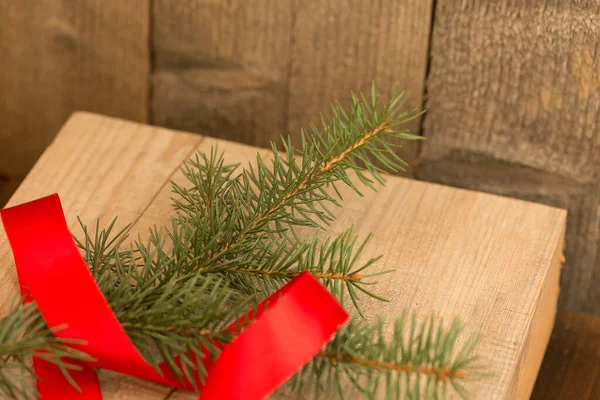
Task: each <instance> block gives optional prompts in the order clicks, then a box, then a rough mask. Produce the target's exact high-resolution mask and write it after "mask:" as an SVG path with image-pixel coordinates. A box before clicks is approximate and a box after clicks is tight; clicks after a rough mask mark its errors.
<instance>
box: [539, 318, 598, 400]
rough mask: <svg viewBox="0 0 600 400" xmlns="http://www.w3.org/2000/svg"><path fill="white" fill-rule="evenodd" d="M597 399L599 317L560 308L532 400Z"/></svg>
mask: <svg viewBox="0 0 600 400" xmlns="http://www.w3.org/2000/svg"><path fill="white" fill-rule="evenodd" d="M599 398H600V317H598V316H595V315H590V314H581V313H575V312H568V311H561V312H559V313H558V315H557V318H556V325H555V327H554V331H553V332H552V338H551V339H550V344H549V345H548V351H547V352H546V356H545V357H544V362H543V364H542V368H541V370H540V375H539V377H538V380H537V382H536V384H535V388H534V390H533V394H532V396H531V399H532V400H571V399H578V400H595V399H599Z"/></svg>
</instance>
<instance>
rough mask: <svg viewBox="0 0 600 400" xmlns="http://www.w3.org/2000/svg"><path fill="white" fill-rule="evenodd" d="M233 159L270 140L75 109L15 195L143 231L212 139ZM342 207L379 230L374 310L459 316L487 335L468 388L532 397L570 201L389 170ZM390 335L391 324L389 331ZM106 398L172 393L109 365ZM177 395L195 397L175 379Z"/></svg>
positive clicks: (367, 228) (161, 217)
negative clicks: (228, 137)
mask: <svg viewBox="0 0 600 400" xmlns="http://www.w3.org/2000/svg"><path fill="white" fill-rule="evenodd" d="M217 143H218V145H219V149H220V150H222V151H224V152H225V158H226V161H227V162H241V163H242V164H245V163H247V162H251V161H252V160H254V159H255V157H256V153H257V152H258V153H259V154H260V155H261V156H263V158H264V159H268V157H270V156H271V152H270V151H269V150H265V149H258V148H253V147H250V146H245V145H241V144H236V143H233V142H226V141H217V140H216V139H213V138H209V137H204V136H200V135H196V134H189V133H184V132H175V131H172V130H167V129H162V128H156V127H151V126H146V125H141V124H137V123H132V122H127V121H122V120H117V119H113V118H108V117H104V116H99V115H94V114H89V113H76V114H75V115H73V116H72V117H71V118H70V119H69V121H68V122H67V123H66V124H65V126H64V127H63V128H62V129H61V131H60V133H59V134H58V135H57V136H56V138H55V140H54V141H53V143H52V144H51V145H50V146H49V147H48V149H47V150H46V151H45V152H44V154H43V155H42V156H41V158H40V159H39V161H38V162H37V163H36V165H35V167H34V168H33V170H32V171H31V172H30V173H29V175H28V176H27V178H26V179H25V181H24V182H23V183H22V184H21V186H20V187H19V189H18V190H17V191H16V193H15V194H14V195H13V197H12V198H11V200H10V201H9V203H8V206H12V205H17V204H20V203H24V202H28V201H30V200H32V199H36V198H40V197H43V196H47V195H50V194H52V193H59V194H60V196H61V200H62V204H63V207H64V211H65V215H66V218H67V223H68V225H69V227H71V228H72V231H73V232H77V229H75V228H76V227H77V225H78V222H77V217H78V216H79V217H80V218H81V219H82V220H83V221H84V222H87V223H90V224H91V223H94V222H95V221H96V220H97V219H99V220H100V224H101V225H106V224H108V223H110V221H112V219H113V218H114V217H115V216H118V217H119V219H118V222H117V224H118V226H117V228H119V227H124V226H125V225H127V224H132V230H131V235H132V236H133V237H137V235H140V237H141V238H144V237H147V235H148V229H149V228H150V227H151V226H153V225H159V226H162V225H168V224H169V221H170V218H171V216H172V213H173V209H172V200H171V197H172V192H171V185H170V183H169V182H170V181H171V180H172V181H174V182H179V183H181V184H183V182H184V179H183V175H182V173H181V171H180V167H181V166H182V164H183V162H184V161H185V160H186V159H188V158H189V157H190V156H192V155H193V154H194V153H195V152H210V149H211V147H212V146H214V145H215V144H217ZM341 192H342V193H341V194H342V196H343V198H344V207H343V208H341V209H338V210H337V211H336V214H337V216H338V218H337V220H336V221H334V222H333V223H332V224H331V225H330V226H329V227H328V228H327V230H328V232H330V233H333V234H339V233H341V232H343V231H344V230H345V229H346V228H347V227H348V226H349V225H352V224H354V226H355V232H357V233H358V234H360V235H362V236H366V235H367V234H368V233H369V232H371V233H372V234H373V237H372V240H371V241H370V242H369V243H368V244H367V246H366V247H365V249H364V251H363V253H362V254H361V257H364V258H365V259H368V258H370V257H373V256H377V255H379V254H383V258H382V259H381V260H380V261H379V262H378V263H377V265H375V266H374V267H373V268H374V269H375V272H376V271H377V269H381V270H384V269H385V270H387V269H392V270H393V272H392V273H391V274H389V275H385V276H383V277H382V278H381V279H378V286H377V291H378V293H380V294H382V295H383V296H385V297H386V298H388V299H389V300H390V301H389V302H380V301H378V300H376V299H372V298H361V300H360V301H361V304H360V307H361V309H362V311H363V313H364V314H365V315H366V316H367V318H368V319H374V318H375V317H385V318H387V319H389V320H393V319H394V318H395V317H397V316H398V315H400V314H401V313H402V312H403V310H405V309H409V310H414V311H416V312H418V314H419V315H428V314H429V313H431V312H433V311H435V313H436V315H437V316H438V317H439V318H444V319H445V320H447V321H449V320H451V319H452V318H453V317H454V316H457V315H458V316H460V317H461V319H462V320H463V321H464V323H465V326H466V328H465V329H466V331H467V333H469V332H472V333H479V334H480V337H481V340H480V343H479V346H478V348H477V356H478V359H479V363H480V364H481V365H483V366H485V369H486V372H487V375H488V377H487V378H482V379H478V380H474V381H472V382H469V383H467V384H466V387H467V389H468V390H469V392H470V394H471V397H472V398H474V399H526V398H529V395H530V393H531V390H532V388H533V385H534V382H535V379H536V376H537V373H538V371H539V367H540V364H541V361H542V358H543V355H544V352H545V349H546V346H547V344H548V340H549V338H550V333H551V331H552V327H553V324H554V317H555V313H556V303H557V298H558V293H559V287H558V283H559V275H560V268H561V261H562V250H563V243H564V231H565V221H566V211H564V210H561V209H557V208H553V207H549V206H545V205H540V204H535V203H531V202H526V201H521V200H516V199H510V198H504V197H500V196H495V195H490V194H484V193H479V192H473V191H468V190H461V189H456V188H451V187H445V186H441V185H436V184H431V183H426V182H420V181H415V180H409V179H404V178H399V177H389V178H388V180H387V185H386V186H385V187H383V188H380V189H378V191H377V192H372V191H363V193H364V196H362V197H361V196H359V195H358V194H357V193H356V192H355V191H353V190H351V189H349V188H343V189H341ZM0 271H1V273H2V280H1V281H0V296H1V297H0V298H1V299H2V303H1V307H2V311H3V312H4V313H5V312H6V311H8V309H9V307H10V304H11V303H12V302H13V300H14V298H15V296H17V295H18V291H19V287H18V280H17V276H16V271H15V265H14V261H13V257H12V255H11V251H10V246H9V243H8V241H7V238H6V235H5V232H4V230H3V229H1V228H0ZM386 333H387V334H390V333H391V332H386ZM100 381H101V386H102V392H103V398H104V399H120V398H127V399H165V398H166V397H167V396H168V395H169V393H170V391H171V389H170V388H168V387H166V386H162V385H158V384H154V383H151V382H148V381H142V380H138V379H135V378H131V377H128V376H124V375H120V374H116V373H112V372H108V371H101V372H100ZM169 398H171V399H175V398H176V399H188V398H189V399H194V398H197V395H195V394H194V393H191V392H185V391H177V392H176V393H174V394H173V395H172V396H171V397H169Z"/></svg>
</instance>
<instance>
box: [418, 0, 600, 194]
mask: <svg viewBox="0 0 600 400" xmlns="http://www.w3.org/2000/svg"><path fill="white" fill-rule="evenodd" d="M598 46H600V2H598V1H597V0H594V1H590V0H586V1H570V0H524V1H509V2H506V1H505V2H494V1H489V0H463V1H453V0H440V1H438V2H437V7H436V12H435V23H434V29H433V37H432V43H431V69H430V74H429V77H428V82H427V92H428V100H427V105H428V106H427V108H428V109H429V112H428V114H427V118H426V119H425V124H424V133H425V134H426V136H428V137H430V138H431V140H429V141H427V144H426V146H425V154H424V155H425V156H426V157H427V158H429V159H443V158H445V157H447V156H448V154H450V153H451V152H452V151H453V150H456V149H460V150H462V151H467V152H470V153H477V154H483V155H488V156H491V157H494V158H497V159H501V160H504V161H507V162H510V163H514V164H517V165H523V166H528V167H532V168H535V169H539V170H542V171H546V172H549V173H555V174H557V175H561V176H564V177H568V178H571V179H573V180H574V181H577V182H580V183H591V182H597V179H598V178H599V177H600V158H599V157H597V156H596V155H597V154H598V153H599V152H600V123H599V118H600V52H599V51H598V48H599V47H598Z"/></svg>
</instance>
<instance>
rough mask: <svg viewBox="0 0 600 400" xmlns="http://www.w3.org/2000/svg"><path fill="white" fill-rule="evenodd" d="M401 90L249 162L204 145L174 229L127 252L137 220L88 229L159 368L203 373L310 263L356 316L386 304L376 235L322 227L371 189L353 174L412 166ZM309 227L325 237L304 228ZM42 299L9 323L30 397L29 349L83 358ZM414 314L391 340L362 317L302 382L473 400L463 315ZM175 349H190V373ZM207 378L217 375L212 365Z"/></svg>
mask: <svg viewBox="0 0 600 400" xmlns="http://www.w3.org/2000/svg"><path fill="white" fill-rule="evenodd" d="M403 99H404V96H403V94H397V93H396V92H394V94H393V95H392V97H391V99H390V101H389V102H387V103H386V104H384V105H383V106H380V105H379V99H378V97H377V96H376V95H375V90H374V88H373V89H372V94H371V100H370V101H367V100H366V99H365V98H364V97H362V96H360V97H357V96H354V95H352V99H351V100H352V104H351V106H350V107H349V108H348V109H344V108H343V107H342V106H340V105H339V104H338V105H335V106H333V107H332V115H331V117H330V118H329V119H326V118H325V117H322V118H321V127H320V128H317V127H316V126H315V125H311V126H310V132H309V133H307V132H306V131H303V132H302V141H301V146H300V148H299V149H295V148H294V146H293V145H292V142H291V140H290V139H289V138H287V139H284V140H283V141H282V143H283V148H282V149H281V150H282V152H281V153H280V151H279V150H280V149H278V148H277V147H276V146H275V145H273V147H272V154H271V157H270V159H271V161H270V162H267V161H265V160H263V159H262V158H261V157H259V156H257V158H256V163H255V164H250V165H248V166H246V167H242V166H240V165H238V164H226V163H225V161H224V156H223V154H222V153H220V152H219V151H218V149H217V148H216V147H215V148H213V149H211V152H210V153H209V154H197V155H196V156H195V157H194V158H192V159H191V160H188V161H187V162H186V163H185V164H184V166H183V169H182V171H183V174H184V176H185V177H186V178H187V180H188V185H184V186H181V185H178V184H176V183H173V184H172V186H173V194H174V196H173V205H174V209H175V216H174V217H173V218H172V221H171V225H170V226H167V227H161V228H158V227H154V228H152V229H151V230H150V233H149V235H148V239H147V240H145V241H142V240H141V239H138V240H135V241H133V242H132V243H130V244H129V247H127V246H126V245H125V243H127V242H129V241H128V234H127V233H128V230H129V228H128V227H126V228H125V229H123V230H122V231H119V232H117V231H115V222H114V221H113V223H112V224H110V225H109V226H108V227H107V228H106V229H103V230H102V229H100V227H99V226H98V225H96V229H95V230H94V231H93V232H90V231H89V230H88V228H87V227H86V226H85V225H84V224H83V223H82V224H81V226H82V230H83V238H82V239H81V240H77V239H76V241H77V244H78V245H79V247H80V248H81V250H82V252H83V255H84V258H85V260H86V262H87V264H88V266H89V268H90V271H91V272H92V274H93V275H94V277H95V279H96V281H97V283H98V285H99V287H100V289H101V290H102V292H103V294H104V295H105V297H106V299H107V300H108V302H109V304H110V306H111V307H112V309H113V310H114V312H115V314H116V315H117V318H118V319H119V321H120V322H121V324H122V325H123V327H124V329H125V331H126V332H127V334H128V335H129V337H130V338H131V340H132V341H133V343H134V344H135V345H136V347H137V348H138V349H139V350H140V351H141V353H142V354H143V355H144V357H145V358H146V359H147V360H148V361H149V362H150V363H151V364H152V365H154V366H156V365H157V364H158V363H159V362H161V361H166V363H167V365H168V366H169V367H170V369H172V370H173V372H174V373H175V374H176V375H177V376H178V377H180V378H183V376H185V377H187V378H188V379H190V380H192V381H193V379H191V378H192V377H193V375H194V372H195V366H194V365H193V363H192V361H191V357H190V356H189V355H190V354H192V353H194V354H196V355H198V356H199V355H200V354H201V349H202V348H207V349H209V352H210V353H211V355H212V356H213V357H217V356H218V352H219V349H218V348H217V347H216V346H215V345H214V342H215V341H218V342H221V343H224V344H226V343H227V342H229V341H230V340H231V339H232V336H231V333H228V332H227V331H226V330H225V327H226V326H227V325H228V324H229V323H230V322H232V321H234V320H235V319H237V317H239V316H240V315H242V314H243V313H244V312H245V311H247V310H249V309H251V308H252V307H254V306H256V305H257V304H258V302H259V301H260V300H261V299H263V298H264V297H265V296H267V295H269V294H271V293H272V292H274V291H275V290H278V289H279V288H281V286H282V285H284V284H285V283H287V282H288V281H290V280H291V279H293V278H294V277H295V276H297V275H298V274H300V273H301V272H303V271H307V270H308V271H310V272H311V273H313V275H314V276H315V277H317V278H318V279H319V280H321V281H322V282H323V283H324V284H325V285H326V286H327V287H328V288H329V289H330V290H331V291H332V293H334V294H335V295H336V296H337V297H338V298H339V299H340V300H342V301H343V300H344V299H345V298H346V297H348V298H350V300H351V302H352V303H353V304H354V306H355V307H356V309H357V310H358V312H359V313H360V309H359V308H358V307H359V300H358V297H359V294H360V293H362V294H365V295H368V296H371V297H375V298H379V299H381V298H380V297H379V296H378V295H376V294H374V293H373V292H371V291H369V290H367V288H366V286H367V285H369V284H372V283H373V281H372V278H373V277H375V276H376V275H379V274H381V273H379V274H377V273H371V272H370V271H369V267H370V266H371V265H373V264H374V263H375V262H376V261H377V260H378V259H379V257H373V258H370V259H367V260H366V261H360V260H362V258H361V257H360V256H361V253H362V251H363V249H364V247H365V245H366V243H367V241H368V239H369V238H368V237H367V238H366V239H363V240H361V239H359V238H358V237H357V236H356V235H355V234H354V233H353V230H352V228H349V229H348V230H347V231H345V232H343V233H342V234H340V235H338V236H337V237H332V238H321V237H320V236H319V235H318V231H320V230H322V228H324V227H326V226H327V225H328V224H330V223H331V222H332V221H334V220H335V213H334V211H333V210H334V208H336V207H341V206H342V201H343V199H342V196H341V192H340V191H339V190H338V189H339V185H347V186H349V187H351V188H352V189H354V190H355V191H356V192H357V193H359V194H360V189H359V187H358V186H357V185H356V182H361V183H362V184H363V185H364V186H366V187H369V188H371V189H376V185H378V184H383V183H384V179H383V173H384V172H385V171H398V170H401V169H403V168H404V167H405V166H406V164H405V163H404V161H402V159H401V158H399V157H398V156H397V154H396V152H395V151H394V147H398V146H399V145H398V144H392V143H391V142H390V140H392V141H394V142H395V143H397V140H398V139H404V140H413V139H418V138H419V137H418V136H414V135H411V134H409V133H408V131H407V130H405V129H402V126H403V125H404V124H405V123H406V122H407V121H409V120H411V119H413V118H416V117H417V116H418V115H419V113H418V112H416V111H415V110H412V111H407V112H404V111H402V103H403ZM372 160H377V161H378V163H377V164H375V163H373V162H372ZM380 166H381V167H380ZM310 229H316V230H317V233H315V234H314V235H313V236H312V237H307V235H306V231H307V230H310ZM382 300H383V299H382ZM34 307H35V306H34V305H27V306H18V307H15V308H14V309H13V311H12V312H11V314H10V315H9V316H8V317H6V318H4V319H2V320H0V333H1V332H4V335H3V336H1V337H0V362H1V363H0V390H3V391H4V393H6V394H8V395H9V396H12V397H15V398H18V397H19V396H22V397H23V396H24V393H20V392H17V391H15V390H12V391H11V389H12V388H17V386H15V382H16V380H15V379H14V374H12V371H14V370H15V369H16V370H18V371H19V372H22V373H23V372H24V373H27V372H28V371H29V372H30V370H28V367H27V363H26V362H25V361H24V360H25V358H26V355H27V354H31V352H34V353H35V354H38V353H40V352H41V353H43V354H44V355H45V357H46V358H47V359H48V360H49V361H51V362H55V363H56V364H57V365H60V366H61V367H62V368H63V369H64V371H65V374H66V375H68V369H69V368H76V367H77V364H76V363H70V362H69V361H68V360H70V359H74V360H85V357H86V355H85V354H81V353H74V352H73V350H72V349H71V348H70V347H68V343H63V342H61V341H60V340H58V339H55V338H54V336H53V334H52V330H51V329H49V328H47V327H45V326H43V320H42V319H41V317H40V316H39V313H37V310H35V308H34ZM406 319H407V318H406V315H404V314H403V315H402V316H401V317H400V318H399V319H398V320H396V321H395V323H394V327H393V334H392V336H391V339H386V336H385V335H384V334H383V332H384V324H383V323H382V322H377V323H375V324H368V323H366V322H364V321H359V320H353V321H351V322H350V323H349V324H347V325H346V326H345V327H343V328H342V329H341V330H340V331H339V332H338V334H337V335H336V336H335V338H334V339H333V340H332V341H331V342H330V344H329V345H328V346H327V347H326V348H325V349H324V350H323V351H322V352H321V353H320V354H319V356H317V357H316V358H315V359H314V360H313V361H312V362H311V363H310V364H308V365H307V366H306V367H305V368H304V369H303V370H302V372H300V373H299V374H298V375H297V376H296V377H295V378H294V379H293V380H292V382H291V387H292V388H294V389H295V390H297V391H298V393H305V392H306V390H305V389H306V388H310V393H312V395H314V397H315V398H331V397H336V396H337V397H343V396H344V395H343V393H344V392H343V391H342V388H343V387H346V386H347V385H350V386H351V387H354V388H355V389H357V390H359V392H360V393H362V394H364V395H365V396H367V397H369V398H371V397H373V396H374V395H375V393H376V391H377V390H378V387H379V382H380V380H382V379H384V380H385V382H386V391H387V394H388V397H389V398H400V397H403V396H407V397H408V398H415V396H418V393H421V394H424V395H425V396H429V397H434V398H437V396H438V393H444V392H445V391H446V390H447V388H448V386H450V387H453V388H454V390H456V392H457V393H459V394H461V395H464V394H465V390H464V388H463V386H462V385H461V383H460V381H461V380H464V379H465V377H467V376H469V372H468V371H469V369H470V368H471V367H472V364H473V360H474V358H473V356H472V351H473V348H474V345H475V341H474V340H473V339H469V340H467V342H466V344H465V345H464V346H463V348H462V350H460V351H458V352H456V349H455V347H456V340H457V338H458V336H459V334H460V333H461V330H462V327H461V326H460V325H459V324H458V323H457V322H454V323H452V324H451V325H450V327H448V328H445V327H443V325H442V324H441V323H439V324H436V323H435V321H434V320H433V319H431V320H427V321H426V322H424V323H422V324H421V325H418V324H416V322H415V321H416V320H415V319H413V320H412V322H411V323H407V322H406ZM14 320H18V321H21V325H15V324H14V323H13V322H12V321H14ZM23 321H38V322H39V323H40V324H42V325H28V322H23ZM40 321H41V322H40ZM176 356H183V359H182V361H183V363H182V364H183V368H182V369H181V370H180V369H179V368H178V367H177V365H176V363H175V357H176ZM8 365H10V366H12V368H9V367H8ZM200 368H201V366H200ZM198 374H199V376H200V377H201V379H204V378H205V377H206V371H203V370H200V371H198ZM402 379H404V383H402V382H403V381H402ZM9 385H13V386H9ZM6 388H8V389H6ZM0 393H2V392H0Z"/></svg>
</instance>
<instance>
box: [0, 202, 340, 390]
mask: <svg viewBox="0 0 600 400" xmlns="http://www.w3.org/2000/svg"><path fill="white" fill-rule="evenodd" d="M0 215H1V217H2V221H3V222H4V227H5V230H6V233H7V236H8V240H9V242H10V244H11V246H12V250H13V254H14V258H15V263H16V267H17V274H18V277H19V285H20V288H21V294H22V295H23V296H25V301H26V302H28V301H32V300H35V302H36V303H37V307H38V309H39V311H40V313H41V314H42V316H43V317H44V319H45V321H46V323H47V324H48V326H50V327H53V326H59V325H66V327H65V328H64V329H62V330H60V331H58V332H56V335H57V336H59V337H62V338H70V339H80V340H83V341H85V344H82V345H73V347H76V348H78V349H79V350H81V351H84V352H86V353H87V354H89V355H90V356H92V357H93V358H94V359H96V360H97V361H95V362H90V363H80V365H81V367H82V369H81V370H80V371H79V370H77V371H73V372H72V376H73V378H74V379H75V381H76V382H77V384H78V385H79V386H80V388H81V391H78V390H76V389H75V388H74V387H73V386H72V385H70V384H69V383H68V382H67V380H66V379H65V378H64V376H63V374H62V372H61V371H60V369H59V368H58V367H56V366H55V365H53V364H51V363H48V362H46V361H44V360H41V359H39V358H35V357H34V360H33V362H34V369H35V372H36V374H37V376H38V380H37V388H38V393H39V395H40V397H43V398H44V399H45V400H46V399H48V400H54V399H79V400H82V399H85V400H99V399H101V398H102V394H101V391H100V384H99V382H98V377H97V374H96V369H97V368H102V369H109V370H112V371H116V372H120V373H123V374H126V375H130V376H134V377H137V378H140V379H145V380H149V381H153V382H157V383H161V384H164V385H168V386H172V387H177V388H182V389H193V385H192V384H191V383H190V382H184V383H181V382H180V381H179V380H178V379H177V378H176V377H175V375H174V374H173V373H172V372H171V371H170V370H169V369H168V368H167V366H166V365H164V363H163V364H161V365H160V372H159V371H157V370H155V369H154V368H152V366H151V365H150V364H149V363H148V362H147V361H146V360H145V359H144V358H143V357H142V355H141V354H140V352H139V351H138V350H137V349H136V347H135V346H134V345H133V343H132V342H131V340H130V339H129V337H128V336H127V334H126V333H125V331H124V329H123V327H122V326H121V325H120V323H119V321H118V320H117V318H116V316H115V314H114V313H113V311H112V310H111V308H110V306H109V304H108V302H107V301H106V299H105V298H104V296H103V294H102V292H101V291H100V289H99V288H98V286H97V285H96V282H95V281H94V278H93V277H92V275H91V273H90V271H89V270H88V268H87V265H86V264H85V262H84V260H83V258H82V257H81V255H80V253H79V251H78V250H77V247H76V246H75V243H74V242H73V239H72V237H71V233H70V232H69V229H68V227H67V223H66V221H65V218H64V214H63V210H62V207H61V204H60V200H59V197H58V195H56V194H55V195H52V196H49V197H45V198H42V199H39V200H35V201H32V202H30V203H26V204H23V205H20V206H16V207H13V208H8V209H5V210H2V211H0ZM267 304H268V308H267V307H266V306H267ZM246 318H249V319H252V318H253V319H254V320H253V322H251V323H250V324H249V325H248V326H247V327H246V328H245V329H244V330H243V331H242V332H241V333H239V335H238V336H237V337H236V338H235V339H234V340H233V341H232V342H231V343H230V344H229V345H227V346H225V347H224V349H223V351H222V352H221V354H220V355H219V357H218V358H217V360H216V361H215V363H214V364H212V365H211V363H210V360H208V359H209V357H205V358H204V360H206V361H203V362H204V363H205V366H206V367H207V370H208V377H207V379H206V382H205V384H204V385H203V386H202V387H201V395H200V399H201V400H214V399H262V398H265V397H266V396H268V395H270V394H271V393H272V392H273V391H274V390H275V389H277V387H279V386H280V385H281V384H282V383H284V382H285V381H286V380H287V379H288V378H290V377H291V376H292V375H293V374H294V373H295V372H296V371H298V370H299V369H300V368H302V366H303V365H305V364H306V363H307V362H309V361H310V360H311V359H312V358H313V357H314V356H316V355H317V353H318V352H319V351H320V350H321V349H322V348H323V347H324V346H325V344H326V343H327V341H329V339H330V338H331V336H332V335H333V334H334V333H335V331H336V330H337V328H338V327H339V326H340V325H341V324H343V323H344V322H345V321H346V320H347V318H348V314H347V313H346V311H345V310H344V309H343V308H342V306H341V305H340V304H339V303H338V302H337V300H336V299H335V298H334V297H333V296H332V295H331V294H330V293H329V292H328V291H327V289H325V287H323V286H322V285H321V284H320V283H319V282H318V281H317V280H316V279H315V278H314V277H313V276H311V275H310V274H309V273H308V272H305V273H302V274H300V275H299V276H297V277H296V278H294V279H293V280H292V281H291V282H290V283H288V284H287V285H286V286H284V287H283V288H282V289H280V290H279V291H278V292H276V293H275V294H273V295H272V296H271V297H269V298H268V299H267V300H265V301H264V302H263V303H261V304H260V305H259V306H258V308H257V309H256V310H252V311H251V312H250V313H249V314H248V315H246V316H243V317H242V318H241V319H240V320H242V321H243V320H245V319H246ZM233 326H235V324H233V325H232V327H233ZM232 329H233V328H232ZM198 383H199V382H198Z"/></svg>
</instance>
